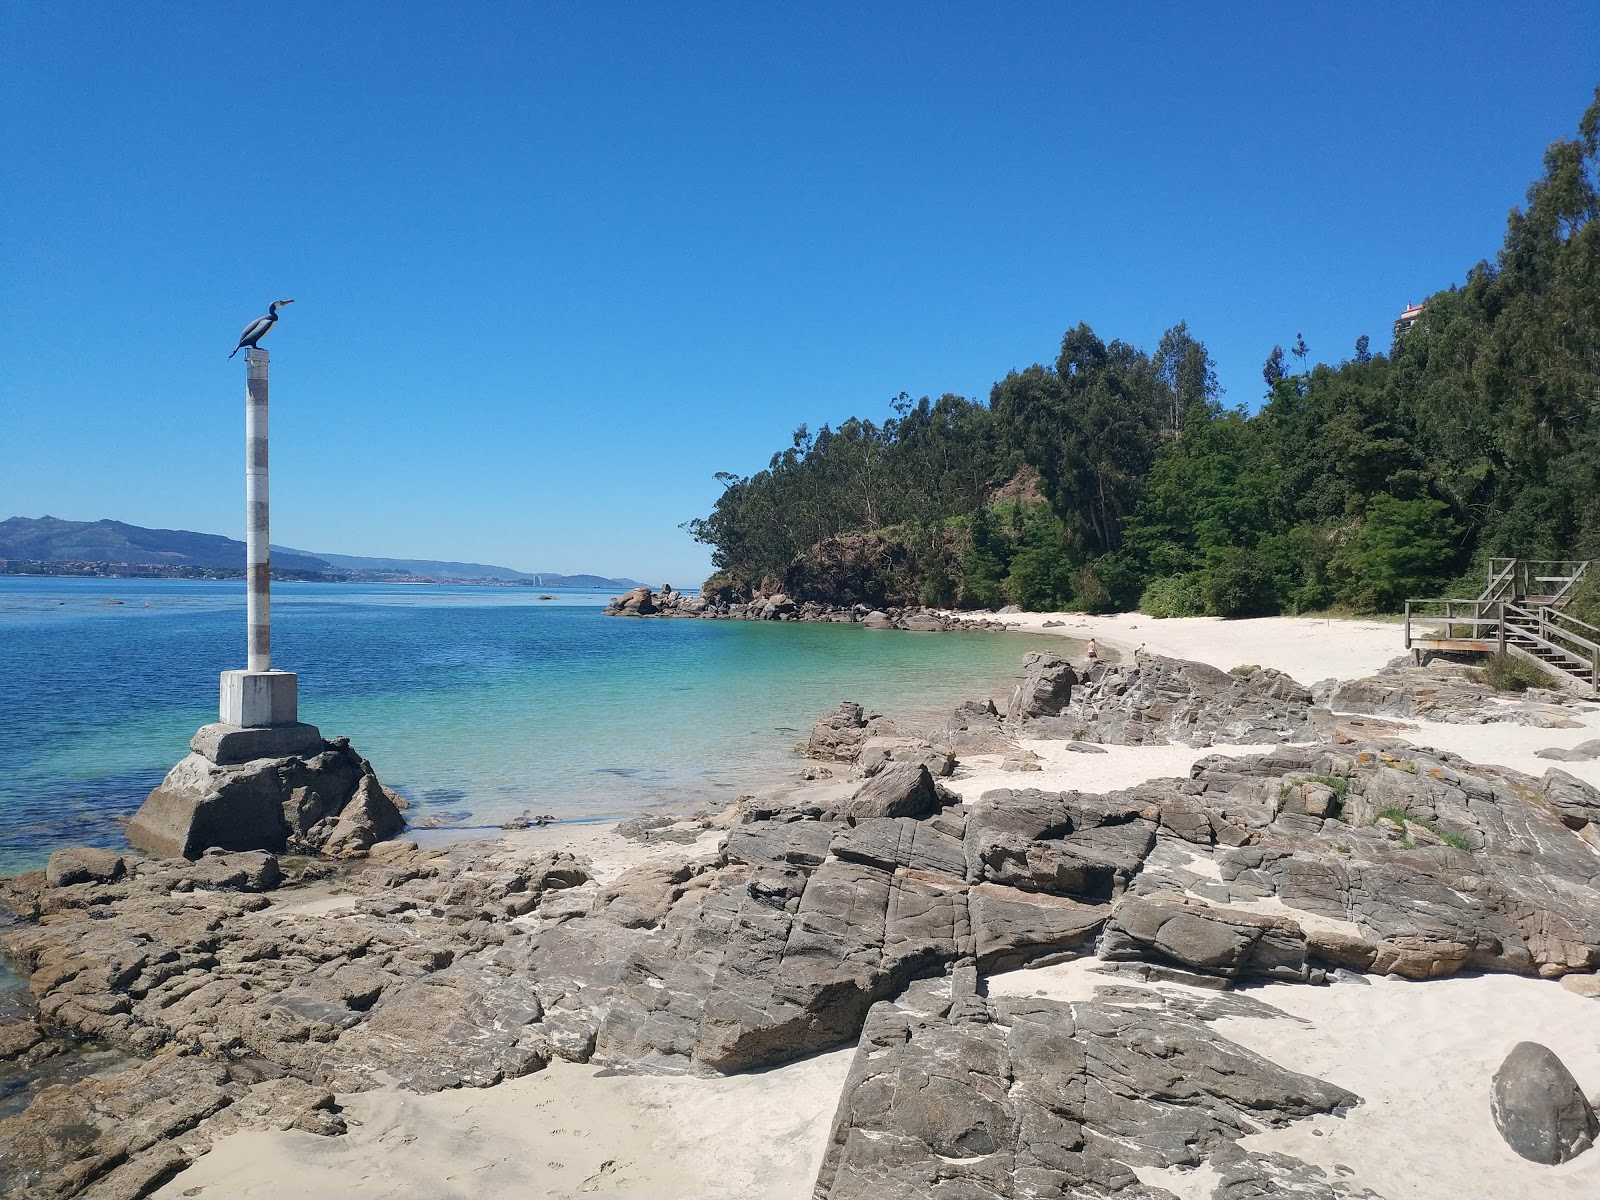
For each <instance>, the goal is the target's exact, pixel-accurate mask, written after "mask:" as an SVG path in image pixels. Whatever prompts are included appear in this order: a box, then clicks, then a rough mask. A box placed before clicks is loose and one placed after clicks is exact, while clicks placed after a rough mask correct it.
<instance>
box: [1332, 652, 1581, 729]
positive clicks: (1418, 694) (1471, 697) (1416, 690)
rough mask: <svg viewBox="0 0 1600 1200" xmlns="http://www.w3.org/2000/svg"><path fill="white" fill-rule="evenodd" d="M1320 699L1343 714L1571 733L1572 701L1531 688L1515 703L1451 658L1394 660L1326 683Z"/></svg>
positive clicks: (1573, 724) (1404, 658)
mask: <svg viewBox="0 0 1600 1200" xmlns="http://www.w3.org/2000/svg"><path fill="white" fill-rule="evenodd" d="M1315 693H1316V701H1317V703H1318V704H1320V705H1322V706H1323V707H1325V708H1331V709H1333V710H1334V711H1335V712H1342V713H1370V714H1372V715H1375V716H1381V717H1398V718H1401V719H1405V718H1412V717H1414V718H1417V719H1419V720H1427V721H1448V722H1450V723H1452V724H1459V725H1483V724H1488V723H1492V722H1499V723H1504V722H1509V723H1513V724H1517V725H1532V726H1535V727H1539V728H1545V729H1573V728H1577V727H1578V725H1579V723H1578V722H1577V721H1574V720H1572V717H1571V710H1570V704H1571V702H1572V699H1573V698H1572V697H1571V696H1570V695H1568V694H1567V693H1565V692H1560V691H1553V690H1549V689H1543V688H1537V689H1530V690H1529V691H1528V692H1526V693H1523V695H1522V696H1521V697H1520V699H1519V700H1518V701H1517V702H1516V703H1513V704H1507V703H1505V702H1504V701H1503V698H1502V697H1501V696H1499V695H1498V694H1497V693H1496V692H1495V690H1494V689H1493V688H1492V687H1490V686H1489V685H1488V684H1486V683H1481V682H1479V681H1478V680H1477V679H1476V678H1474V669H1473V668H1471V667H1468V666H1465V665H1463V664H1460V663H1454V662H1450V661H1447V660H1439V661H1435V662H1430V663H1429V664H1428V665H1426V666H1420V667H1419V666H1417V665H1415V664H1414V663H1413V662H1412V661H1411V659H1410V657H1409V656H1405V655H1402V656H1401V657H1399V658H1396V659H1394V660H1393V661H1391V662H1390V663H1389V664H1388V665H1387V666H1386V667H1384V668H1383V670H1381V671H1379V672H1378V673H1377V674H1376V675H1371V676H1368V677H1367V678H1365V679H1351V680H1344V681H1338V680H1331V679H1330V680H1328V681H1326V682H1325V683H1320V684H1318V685H1317V686H1316V689H1315Z"/></svg>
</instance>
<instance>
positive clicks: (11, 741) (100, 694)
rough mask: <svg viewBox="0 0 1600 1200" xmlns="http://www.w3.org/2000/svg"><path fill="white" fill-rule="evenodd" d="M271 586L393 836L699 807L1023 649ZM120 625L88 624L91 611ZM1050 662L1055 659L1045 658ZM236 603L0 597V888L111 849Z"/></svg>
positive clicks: (947, 694) (168, 586) (1003, 674)
mask: <svg viewBox="0 0 1600 1200" xmlns="http://www.w3.org/2000/svg"><path fill="white" fill-rule="evenodd" d="M549 594H552V595H555V596H556V599H555V600H553V601H540V600H538V599H537V595H538V593H536V592H534V591H532V590H530V589H525V588H495V587H486V588H472V587H449V588H445V587H421V586H418V587H411V586H406V585H394V584H388V585H359V584H312V583H303V584H296V583H278V584H274V585H273V595H272V600H273V606H272V607H273V613H272V616H273V647H272V649H273V665H274V666H276V667H280V668H282V669H284V670H292V671H297V672H299V674H300V718H301V720H304V721H309V722H311V723H312V724H315V725H317V726H319V727H320V728H321V729H322V732H323V733H324V734H325V735H332V734H338V733H343V734H348V735H349V736H350V738H351V741H352V743H353V744H354V745H355V747H356V749H357V750H359V751H360V752H361V753H362V754H364V755H366V757H367V758H368V759H370V760H371V762H372V764H373V766H374V767H375V768H376V769H377V771H378V774H379V777H380V778H382V779H383V780H384V782H385V783H387V784H389V785H390V786H391V787H394V788H396V789H398V790H399V791H400V792H401V793H402V794H404V795H405V796H406V797H407V798H408V799H410V800H411V801H412V805H413V807H412V808H411V810H410V812H409V813H408V817H409V819H410V820H411V821H412V822H414V823H415V822H418V821H423V820H428V819H439V820H441V821H442V822H443V823H445V824H446V825H447V826H448V827H450V828H463V829H465V828H472V827H481V826H488V827H493V826H495V825H498V824H499V823H500V822H501V821H503V820H505V819H506V818H507V817H510V816H515V815H516V814H518V813H521V812H523V811H524V810H528V811H531V812H532V813H535V814H539V813H550V814H552V815H554V816H557V817H559V818H582V817H600V816H611V815H615V814H618V813H624V812H631V811H636V810H638V809H640V808H643V807H647V806H650V805H656V804H671V805H695V806H702V805H703V806H717V807H720V806H722V805H723V804H725V803H727V802H728V801H730V800H731V799H732V798H733V797H735V796H737V795H738V794H739V793H740V792H741V791H746V790H751V789H752V788H753V787H754V786H756V785H758V784H760V783H761V782H763V781H764V780H769V779H771V778H772V777H773V776H774V775H776V774H777V773H779V772H780V771H783V770H785V769H792V768H793V767H794V766H795V759H794V756H793V744H794V742H795V741H796V740H798V739H799V738H802V737H803V736H804V735H805V732H806V731H807V730H808V729H809V728H810V726H811V723H812V722H813V721H815V720H816V718H817V717H818V716H819V715H820V714H821V713H822V712H823V710H825V709H827V708H831V707H833V706H834V705H836V704H837V703H838V702H839V701H840V700H841V699H844V698H846V697H849V698H851V699H855V700H859V701H860V702H861V703H863V704H865V705H867V706H868V707H869V708H876V709H878V710H880V711H884V712H890V713H898V714H912V713H921V712H927V711H932V710H933V709H935V708H938V707H942V706H944V705H947V704H949V703H953V702H954V701H956V700H960V699H964V698H967V697H972V696H982V695H994V696H995V697H996V698H1000V697H1001V696H1002V695H1003V692H1004V689H1005V687H1006V685H1007V684H1008V683H1009V681H1011V680H1013V679H1015V678H1018V677H1020V675H1021V662H1022V655H1023V652H1024V651H1025V650H1028V649H1033V648H1037V647H1038V646H1039V645H1041V644H1044V639H1042V638H1039V637H1024V636H1021V635H995V634H981V633H974V634H955V633H951V634H911V633H899V632H894V631H881V632H880V631H872V630H863V629H860V628H856V627H853V626H840V625H814V624H795V623H787V622H786V623H782V624H775V623H766V622H745V621H652V620H630V619H618V618H613V617H602V616H601V615H600V609H601V606H602V605H603V604H604V603H605V601H606V600H607V599H609V597H608V596H605V595H600V594H596V593H583V592H559V593H549ZM112 599H115V600H120V601H122V603H121V604H108V603H106V601H108V600H112ZM1048 644H1049V645H1050V646H1052V647H1054V648H1055V649H1057V650H1060V649H1062V643H1061V641H1060V639H1054V638H1052V639H1049V641H1048ZM243 660H244V585H243V583H242V582H238V581H226V582H209V581H190V580H129V579H106V580H100V579H38V578H24V577H18V576H0V873H9V872H12V871H17V870H25V869H29V868H32V867H36V866H38V865H40V864H41V863H42V862H43V860H44V858H45V857H46V856H48V854H49V853H50V851H51V850H52V849H55V848H56V847H58V846H62V845H68V844H74V843H88V844H95V845H105V846H120V845H122V844H123V842H122V829H121V825H120V824H119V823H118V822H119V819H126V818H127V817H129V816H131V815H132V814H133V812H134V811H135V810H136V809H137V808H138V806H139V804H140V802H141V801H142V800H143V799H144V797H145V795H146V794H147V793H148V792H149V790H150V789H151V788H152V787H154V786H155V785H156V784H157V783H158V782H160V780H161V776H162V775H163V774H164V773H165V772H166V770H167V768H169V767H170V766H171V765H172V764H173V763H174V762H176V761H177V760H178V759H179V758H180V757H182V755H183V754H184V753H185V752H186V751H187V743H188V739H189V737H190V736H191V735H192V734H193V732H194V730H195V729H196V728H197V727H198V726H200V725H202V724H204V723H206V722H208V721H214V720H216V711H217V708H216V706H217V673H218V672H219V671H220V670H222V669H224V668H229V667H238V666H243Z"/></svg>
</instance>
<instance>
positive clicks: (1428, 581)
mask: <svg viewBox="0 0 1600 1200" xmlns="http://www.w3.org/2000/svg"><path fill="white" fill-rule="evenodd" d="M1460 533H1461V527H1460V526H1459V525H1457V524H1456V523H1455V521H1454V520H1453V519H1451V516H1450V510H1449V508H1447V507H1446V506H1445V505H1444V504H1443V503H1441V502H1440V501H1438V500H1431V499H1428V498H1426V497H1424V498H1422V499H1419V500H1397V499H1395V497H1393V496H1390V495H1388V494H1387V493H1383V492H1380V493H1378V494H1377V495H1376V496H1374V497H1372V499H1371V500H1369V501H1368V502H1367V516H1366V520H1365V521H1364V522H1363V523H1362V526H1361V528H1360V530H1359V531H1358V532H1357V533H1356V536H1355V537H1354V538H1353V539H1351V542H1350V544H1349V545H1348V546H1346V547H1345V548H1344V552H1343V558H1344V566H1345V567H1346V568H1347V570H1348V571H1349V576H1350V578H1349V584H1348V589H1347V594H1346V597H1345V598H1346V599H1347V600H1348V601H1349V602H1350V603H1351V604H1353V605H1355V606H1356V607H1358V608H1364V609H1376V610H1379V611H1392V610H1393V609H1396V608H1398V607H1399V606H1400V603H1401V601H1403V600H1404V599H1405V598H1406V597H1407V596H1419V595H1429V594H1432V593H1433V589H1434V587H1435V586H1436V585H1437V582H1438V578H1439V576H1440V575H1442V574H1444V573H1445V571H1446V570H1447V569H1448V568H1449V566H1450V560H1451V558H1452V557H1453V556H1454V554H1455V539H1456V538H1457V537H1458V536H1459V535H1460Z"/></svg>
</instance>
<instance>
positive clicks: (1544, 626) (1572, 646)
mask: <svg viewBox="0 0 1600 1200" xmlns="http://www.w3.org/2000/svg"><path fill="white" fill-rule="evenodd" d="M1591 568H1592V569H1594V570H1596V571H1600V564H1596V563H1592V562H1587V561H1583V560H1563V561H1541V560H1538V559H1524V558H1492V559H1490V560H1489V582H1488V586H1487V587H1485V588H1484V590H1483V592H1482V593H1481V594H1480V595H1479V596H1478V597H1477V598H1476V599H1472V600H1457V599H1428V600H1407V601H1406V618H1405V619H1406V626H1405V629H1406V649H1407V650H1410V651H1411V652H1412V653H1413V654H1414V655H1416V657H1417V661H1418V662H1421V661H1422V656H1423V655H1424V654H1426V653H1427V652H1428V651H1432V650H1452V651H1458V652H1459V651H1466V652H1469V653H1476V654H1511V655H1514V656H1516V657H1518V658H1524V659H1527V660H1528V661H1530V662H1535V663H1538V664H1540V665H1541V666H1543V667H1544V668H1545V669H1546V671H1548V672H1549V673H1550V674H1552V675H1554V676H1555V677H1556V678H1558V679H1565V680H1568V681H1569V682H1570V683H1572V684H1574V685H1576V686H1578V687H1581V688H1583V689H1585V690H1586V691H1588V692H1590V693H1591V694H1593V695H1595V696H1600V629H1597V628H1596V627H1595V626H1593V625H1590V624H1589V623H1588V622H1587V621H1580V620H1578V619H1577V618H1576V617H1574V616H1572V615H1571V614H1570V613H1568V612H1566V611H1565V610H1566V607H1567V604H1568V603H1569V602H1570V600H1571V598H1572V594H1573V592H1574V591H1575V590H1576V589H1577V587H1578V585H1579V584H1580V583H1581V582H1582V581H1583V579H1584V577H1585V576H1586V575H1587V574H1588V572H1589V571H1590V569H1591ZM1413 622H1416V623H1417V625H1418V628H1415V629H1414V628H1413Z"/></svg>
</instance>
